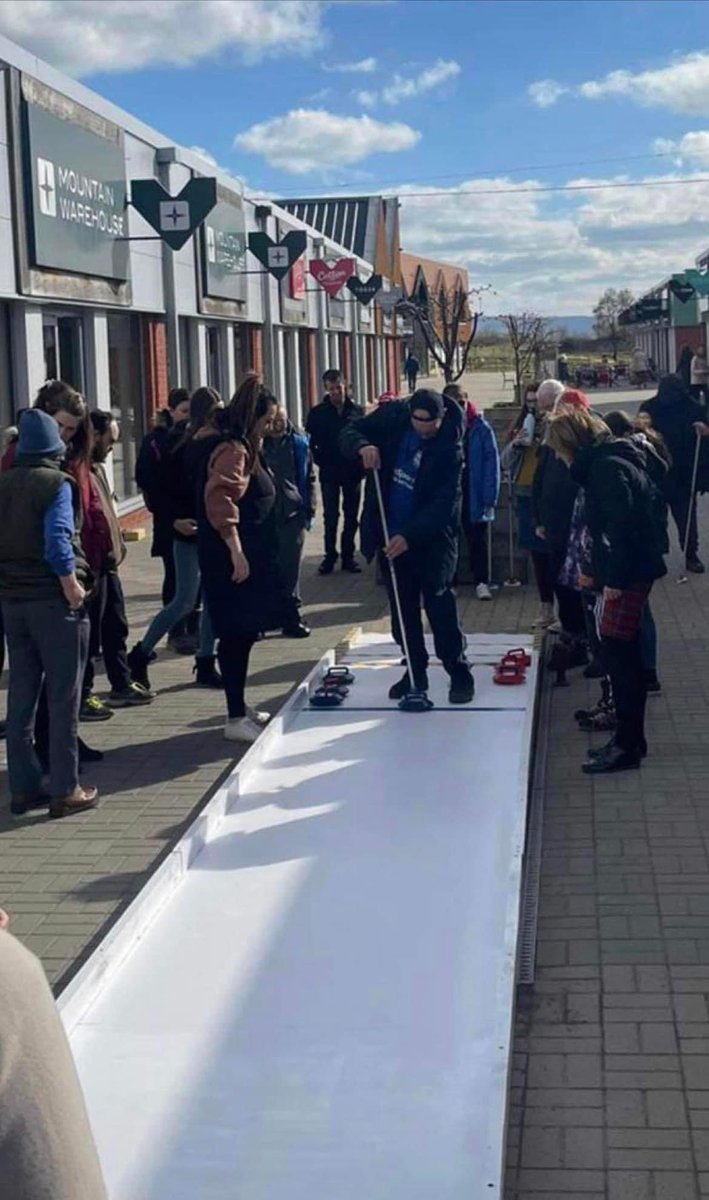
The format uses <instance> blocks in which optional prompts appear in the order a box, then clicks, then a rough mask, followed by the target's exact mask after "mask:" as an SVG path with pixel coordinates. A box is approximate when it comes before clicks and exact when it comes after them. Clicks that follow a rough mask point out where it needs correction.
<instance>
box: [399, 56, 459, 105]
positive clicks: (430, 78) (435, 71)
mask: <svg viewBox="0 0 709 1200" xmlns="http://www.w3.org/2000/svg"><path fill="white" fill-rule="evenodd" d="M460 71H461V67H460V63H457V62H454V61H453V60H452V59H449V60H447V61H446V60H445V59H443V58H439V59H438V60H437V61H436V62H435V63H434V64H433V66H431V67H427V68H426V70H425V71H421V72H420V73H419V74H418V75H414V76H412V77H410V78H409V79H406V78H404V76H403V75H395V76H394V82H393V83H390V84H389V85H388V87H385V88H384V89H383V90H382V99H383V100H384V101H385V102H386V103H387V104H400V103H401V101H402V100H410V99H411V98H412V97H413V96H421V95H423V94H424V92H431V91H433V90H434V89H435V88H437V87H440V85H441V84H442V83H445V82H446V81H447V80H449V79H455V77H456V75H460Z"/></svg>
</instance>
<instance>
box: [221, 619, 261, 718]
mask: <svg viewBox="0 0 709 1200" xmlns="http://www.w3.org/2000/svg"><path fill="white" fill-rule="evenodd" d="M255 641H256V637H255V635H254V634H253V633H237V634H232V635H231V636H229V637H220V638H219V649H218V651H217V654H218V658H219V667H220V669H221V673H222V679H223V681H224V691H225V692H226V704H227V712H228V714H229V717H230V719H232V720H233V719H238V718H239V717H244V716H246V703H245V700H244V690H245V688H246V675H247V673H248V669H249V655H250V654H251V647H252V646H253V644H254V642H255Z"/></svg>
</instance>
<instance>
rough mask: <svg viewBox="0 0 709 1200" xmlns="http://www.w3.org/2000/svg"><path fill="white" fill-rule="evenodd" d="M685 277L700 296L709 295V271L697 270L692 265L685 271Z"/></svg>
mask: <svg viewBox="0 0 709 1200" xmlns="http://www.w3.org/2000/svg"><path fill="white" fill-rule="evenodd" d="M684 277H685V279H686V280H687V282H688V283H691V285H692V287H693V288H694V290H695V292H696V293H697V295H698V296H709V271H697V270H695V269H694V267H690V268H689V270H687V271H685V272H684Z"/></svg>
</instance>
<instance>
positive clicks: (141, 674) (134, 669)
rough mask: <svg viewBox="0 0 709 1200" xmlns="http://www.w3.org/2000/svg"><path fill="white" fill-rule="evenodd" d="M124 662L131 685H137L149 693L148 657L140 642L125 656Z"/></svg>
mask: <svg viewBox="0 0 709 1200" xmlns="http://www.w3.org/2000/svg"><path fill="white" fill-rule="evenodd" d="M126 661H127V663H128V669H129V671H130V676H131V679H132V680H133V683H139V684H140V686H141V687H144V688H147V689H148V691H150V680H149V679H148V663H149V662H150V655H148V654H146V653H145V651H144V649H143V647H142V645H141V644H140V642H138V643H137V644H136V645H135V646H134V647H133V649H132V650H131V652H130V654H128V655H127V658H126Z"/></svg>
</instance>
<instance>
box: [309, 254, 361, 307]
mask: <svg viewBox="0 0 709 1200" xmlns="http://www.w3.org/2000/svg"><path fill="white" fill-rule="evenodd" d="M308 270H309V271H310V274H311V275H312V277H313V279H314V280H315V281H316V282H317V283H319V284H320V287H321V288H322V289H323V291H325V292H327V294H328V296H332V297H333V298H334V297H335V296H336V295H337V294H338V292H341V291H342V289H343V287H344V286H345V284H346V283H347V280H348V279H351V278H352V276H353V275H354V271H355V260H354V259H353V258H341V259H339V260H338V261H337V262H336V263H332V265H330V263H327V262H325V259H324V258H314V259H313V260H312V261H311V262H310V264H309V267H308Z"/></svg>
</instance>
